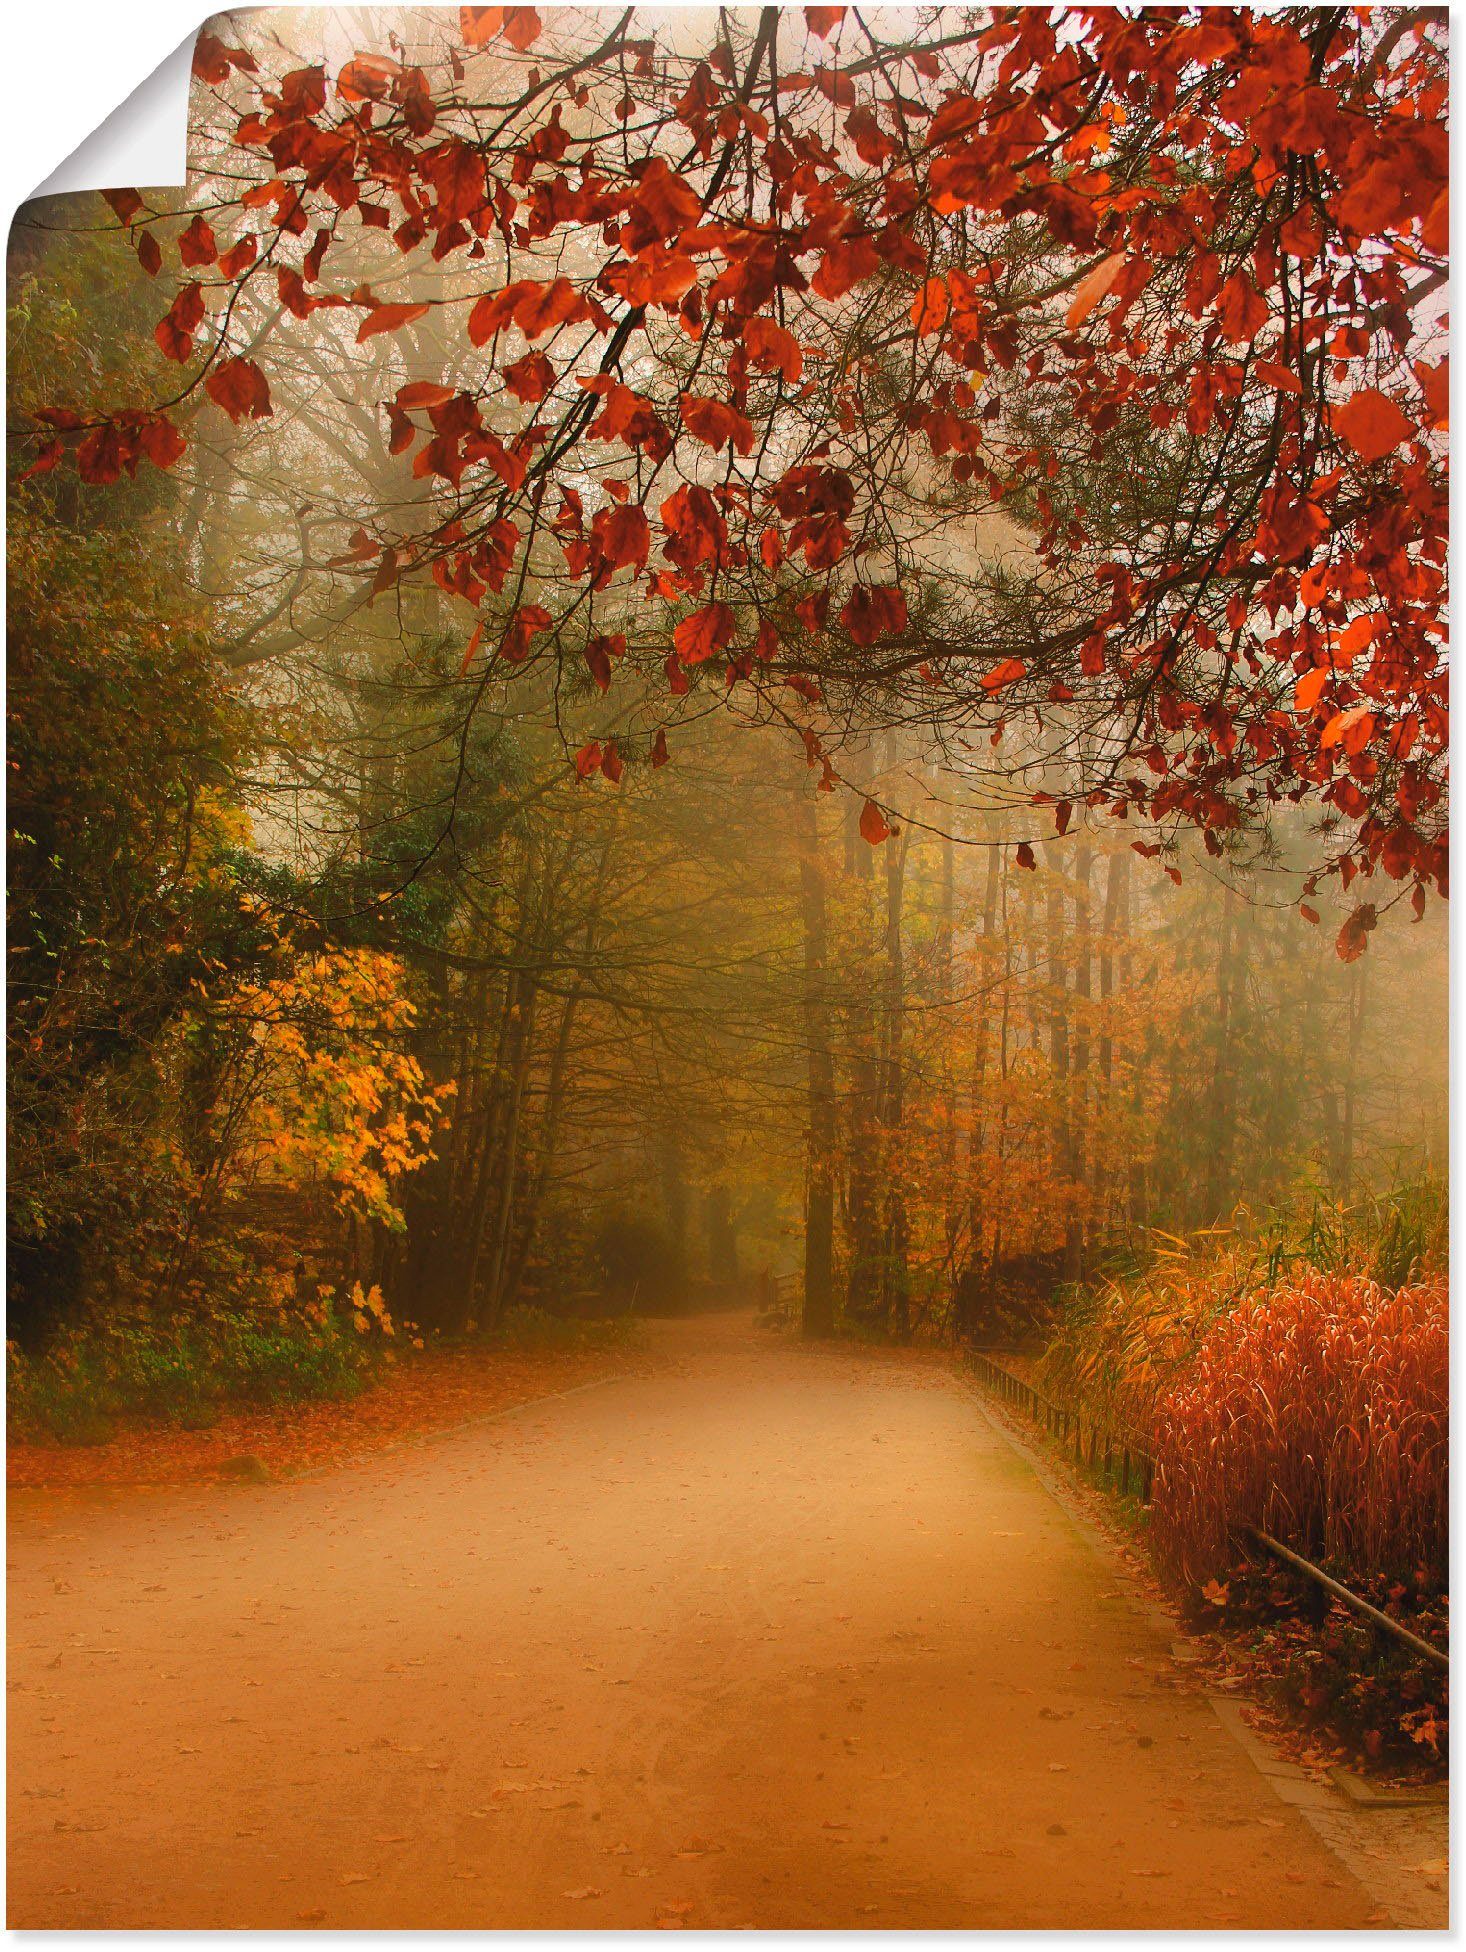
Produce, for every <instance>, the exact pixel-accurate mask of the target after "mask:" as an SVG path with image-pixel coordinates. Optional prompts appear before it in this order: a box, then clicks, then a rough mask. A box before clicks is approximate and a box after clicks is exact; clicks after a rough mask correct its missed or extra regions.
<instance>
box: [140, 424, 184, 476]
mask: <svg viewBox="0 0 1466 1952" xmlns="http://www.w3.org/2000/svg"><path fill="white" fill-rule="evenodd" d="M138 447H139V450H140V451H141V452H142V453H143V454H145V455H146V456H147V457H148V459H149V460H150V461H151V462H152V464H153V466H154V467H155V468H171V467H172V466H173V463H174V462H175V461H177V460H179V459H181V458H182V456H183V455H184V454H186V453H187V452H188V442H187V441H186V440H185V439H184V438H183V436H182V434H180V433H179V431H178V429H177V428H176V427H175V426H174V425H173V422H172V421H171V420H170V419H169V418H168V416H167V414H164V413H155V414H154V415H153V417H152V419H151V420H150V421H149V422H148V423H147V425H146V426H145V427H144V428H143V429H142V430H141V431H140V433H139V434H138Z"/></svg>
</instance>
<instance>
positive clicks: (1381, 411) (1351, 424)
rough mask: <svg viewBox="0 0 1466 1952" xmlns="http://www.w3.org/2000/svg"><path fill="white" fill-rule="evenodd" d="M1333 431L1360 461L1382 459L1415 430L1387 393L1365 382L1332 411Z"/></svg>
mask: <svg viewBox="0 0 1466 1952" xmlns="http://www.w3.org/2000/svg"><path fill="white" fill-rule="evenodd" d="M1334 431H1335V432H1336V433H1337V434H1340V435H1342V437H1343V438H1344V439H1345V440H1346V441H1347V442H1348V443H1349V445H1350V447H1352V448H1353V450H1354V452H1355V453H1356V454H1357V455H1358V456H1359V458H1360V460H1361V461H1364V462H1370V461H1382V460H1383V459H1384V457H1385V456H1386V455H1387V454H1393V453H1394V451H1395V449H1396V448H1397V447H1398V446H1399V445H1400V443H1401V441H1403V440H1405V439H1407V438H1408V437H1409V435H1410V434H1412V433H1413V432H1414V428H1413V427H1412V426H1411V424H1410V422H1409V421H1408V420H1407V419H1406V418H1405V415H1404V414H1403V413H1402V412H1401V411H1400V409H1399V407H1397V406H1396V404H1395V402H1394V401H1393V400H1392V399H1391V398H1390V396H1389V395H1388V394H1387V393H1381V392H1380V391H1379V389H1378V388H1377V387H1373V386H1367V387H1365V388H1364V390H1363V392H1361V393H1356V394H1354V395H1353V396H1352V397H1351V398H1350V399H1348V400H1346V401H1345V402H1344V404H1343V406H1342V407H1339V408H1337V409H1336V410H1335V412H1334Z"/></svg>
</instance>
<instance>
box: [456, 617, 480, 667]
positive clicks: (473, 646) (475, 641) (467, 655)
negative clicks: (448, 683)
mask: <svg viewBox="0 0 1466 1952" xmlns="http://www.w3.org/2000/svg"><path fill="white" fill-rule="evenodd" d="M483 634H484V627H483V625H482V624H481V623H479V624H475V625H474V627H473V635H472V637H470V638H469V640H468V649H467V650H466V651H465V652H464V653H463V662H462V664H460V665H459V667H458V675H459V677H460V678H466V677H467V676H468V667H469V665H470V664H472V663H473V654H474V652H475V651H476V650H477V649H478V647H479V639H480V638H481V637H482V636H483Z"/></svg>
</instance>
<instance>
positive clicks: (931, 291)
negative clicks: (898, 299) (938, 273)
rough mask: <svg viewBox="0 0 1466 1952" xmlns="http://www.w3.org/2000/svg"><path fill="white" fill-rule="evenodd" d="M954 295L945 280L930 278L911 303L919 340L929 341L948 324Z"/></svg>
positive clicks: (912, 317)
mask: <svg viewBox="0 0 1466 1952" xmlns="http://www.w3.org/2000/svg"><path fill="white" fill-rule="evenodd" d="M951 304H952V294H951V291H950V290H949V288H948V285H947V281H946V279H945V278H941V277H938V278H928V279H927V280H926V281H925V283H924V284H923V285H922V286H921V287H920V289H919V290H918V291H917V294H916V296H915V298H913V299H912V301H911V323H912V324H913V325H914V326H915V327H916V336H917V338H918V339H929V338H931V336H932V334H933V333H935V332H940V331H941V329H942V327H943V326H944V325H945V324H946V323H947V313H948V312H949V310H950V309H951Z"/></svg>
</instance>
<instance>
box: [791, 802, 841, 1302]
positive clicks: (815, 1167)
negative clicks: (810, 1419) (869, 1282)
mask: <svg viewBox="0 0 1466 1952" xmlns="http://www.w3.org/2000/svg"><path fill="white" fill-rule="evenodd" d="M798 845H799V895H800V915H801V920H802V922H803V928H804V1036H805V1045H806V1050H807V1061H808V1067H809V1072H808V1085H809V1123H808V1131H807V1134H806V1139H805V1167H804V1319H803V1329H804V1333H805V1334H806V1335H809V1336H822V1335H833V1334H834V1332H835V1059H834V1054H833V1052H832V1051H831V1048H830V1005H829V994H828V981H829V977H828V961H829V930H828V924H827V920H826V915H825V879H824V873H823V871H822V869H821V866H820V843H819V820H818V816H817V813H816V809H815V803H814V801H813V800H810V799H801V803H800V828H799V835H798Z"/></svg>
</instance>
